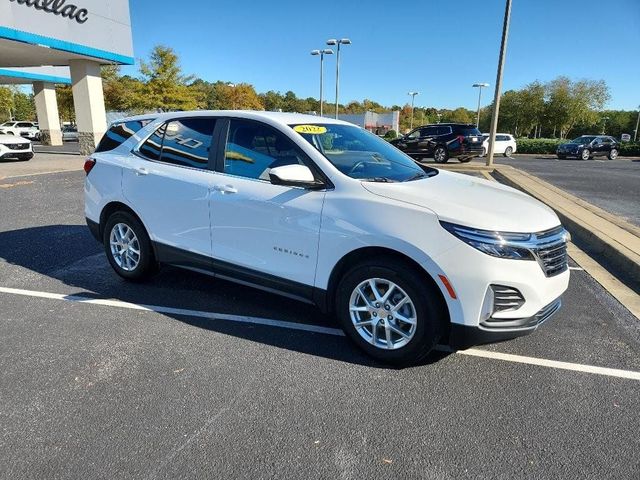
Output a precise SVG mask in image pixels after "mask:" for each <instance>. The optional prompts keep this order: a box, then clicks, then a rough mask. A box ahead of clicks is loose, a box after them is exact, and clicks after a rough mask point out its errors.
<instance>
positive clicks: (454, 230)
mask: <svg viewBox="0 0 640 480" xmlns="http://www.w3.org/2000/svg"><path fill="white" fill-rule="evenodd" d="M440 225H442V227H443V228H444V229H445V230H446V231H447V232H449V233H451V234H452V235H453V236H455V237H456V238H458V239H460V240H462V241H463V242H464V243H466V244H468V245H471V246H472V247H473V248H475V249H477V250H480V251H481V252H483V253H486V254H487V255H491V256H492V257H498V258H510V259H513V260H534V258H533V254H532V253H531V251H530V250H529V249H528V248H526V247H524V246H522V245H518V243H520V244H522V243H525V242H528V241H530V240H531V234H529V233H506V232H494V231H491V230H479V229H477V228H471V227H464V226H462V225H456V224H454V223H449V222H440Z"/></svg>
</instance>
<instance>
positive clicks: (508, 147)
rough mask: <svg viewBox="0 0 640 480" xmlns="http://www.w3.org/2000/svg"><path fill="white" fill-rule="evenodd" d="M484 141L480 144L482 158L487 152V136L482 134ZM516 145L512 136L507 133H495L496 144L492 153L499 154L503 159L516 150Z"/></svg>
mask: <svg viewBox="0 0 640 480" xmlns="http://www.w3.org/2000/svg"><path fill="white" fill-rule="evenodd" d="M482 136H483V137H484V141H483V142H482V156H485V155H486V154H487V152H488V151H489V134H488V133H483V134H482ZM517 147H518V145H517V143H516V139H515V138H513V135H511V134H509V133H496V144H495V147H493V148H494V152H493V153H501V154H502V155H504V156H505V157H510V156H511V155H513V154H514V153H516V150H517V149H518V148H517Z"/></svg>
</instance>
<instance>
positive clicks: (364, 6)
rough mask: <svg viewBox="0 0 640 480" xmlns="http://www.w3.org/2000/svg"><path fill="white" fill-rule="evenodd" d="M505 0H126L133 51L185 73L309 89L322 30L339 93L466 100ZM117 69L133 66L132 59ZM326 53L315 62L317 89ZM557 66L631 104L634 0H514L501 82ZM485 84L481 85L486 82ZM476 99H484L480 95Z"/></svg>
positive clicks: (637, 1)
mask: <svg viewBox="0 0 640 480" xmlns="http://www.w3.org/2000/svg"><path fill="white" fill-rule="evenodd" d="M504 3H505V2H504V0H484V1H482V0H481V1H478V0H476V1H468V0H455V1H449V0H413V1H409V2H394V1H393V0H385V1H380V0H342V1H337V2H308V1H301V0H295V1H293V0H270V1H261V0H250V1H244V2H241V1H237V0H233V1H229V0H215V1H207V0H192V1H184V0H183V1H182V2H171V6H169V2H167V5H166V6H165V3H164V2H158V1H154V0H130V5H131V17H132V18H131V20H132V25H133V41H134V50H135V56H136V58H145V57H146V56H147V55H148V54H149V52H150V51H151V49H152V47H153V46H154V45H156V44H164V45H167V46H170V47H172V48H174V49H175V50H176V51H177V53H178V54H179V56H180V59H181V64H182V67H183V70H184V71H185V73H188V74H194V75H196V76H198V77H201V78H203V79H205V80H209V81H215V80H225V81H231V82H248V83H251V84H253V85H254V86H255V87H256V90H257V91H258V92H264V91H267V90H277V91H282V92H284V91H287V90H293V91H294V92H295V93H296V94H297V95H298V96H302V97H308V96H313V97H317V95H318V88H319V87H318V77H319V60H318V57H312V56H311V55H310V54H309V52H310V50H312V49H314V48H322V47H323V46H324V42H325V40H326V39H328V38H332V37H349V38H350V39H351V40H352V42H353V44H352V45H349V46H346V47H344V49H343V50H342V55H341V64H340V67H341V72H340V90H341V94H340V102H341V103H345V102H347V101H350V100H362V99H364V98H369V99H372V100H375V101H378V102H380V103H382V104H383V105H392V104H404V103H406V102H407V101H408V98H409V97H408V96H407V92H408V91H410V90H417V91H419V92H420V95H419V96H418V97H416V105H419V106H434V107H438V108H452V107H458V106H464V107H468V108H471V109H474V108H475V105H476V102H477V90H476V89H473V88H471V84H472V83H474V82H488V83H490V84H491V87H490V88H489V89H488V90H489V93H488V94H487V93H485V95H483V97H484V98H483V104H485V103H487V102H488V101H489V100H490V97H491V96H492V95H493V85H494V83H495V77H496V66H497V62H498V50H499V47H500V34H501V30H502V19H503V13H504ZM123 73H129V74H136V69H135V68H134V67H126V68H124V69H123ZM334 74H335V58H331V57H326V60H325V91H326V92H327V93H326V95H325V96H326V98H327V99H329V100H331V99H333V96H334V93H333V92H334V88H335V83H334ZM558 75H567V76H569V77H571V78H573V79H580V78H590V79H604V80H605V81H606V82H607V84H608V85H609V87H610V89H611V101H610V102H609V104H608V107H609V108H615V109H618V108H620V109H628V110H632V109H636V108H637V106H638V105H639V104H640V0H610V1H608V2H602V0H513V8H512V18H511V28H510V35H509V42H508V49H507V61H506V64H505V74H504V83H503V86H504V88H503V91H504V90H508V89H510V88H519V87H521V86H523V85H525V84H527V83H529V82H531V81H533V80H536V79H538V80H541V81H547V80H551V79H553V78H555V77H556V76H558ZM485 92H486V91H485ZM485 99H486V102H485Z"/></svg>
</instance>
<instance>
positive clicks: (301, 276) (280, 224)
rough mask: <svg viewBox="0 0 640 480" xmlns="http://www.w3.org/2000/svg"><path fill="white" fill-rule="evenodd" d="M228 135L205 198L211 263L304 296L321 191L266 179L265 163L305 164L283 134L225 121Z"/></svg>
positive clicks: (309, 279) (312, 261)
mask: <svg viewBox="0 0 640 480" xmlns="http://www.w3.org/2000/svg"><path fill="white" fill-rule="evenodd" d="M226 132H227V135H226V145H225V148H224V153H223V155H222V157H223V158H221V159H220V160H219V161H218V164H217V166H216V167H217V168H216V170H217V172H216V174H215V182H214V186H213V192H212V195H211V234H212V242H213V263H214V268H215V269H216V270H218V272H223V273H224V272H225V271H228V272H229V274H230V275H233V276H234V277H236V278H240V279H243V278H244V279H246V280H247V281H248V282H250V283H258V284H260V283H262V284H263V285H264V286H269V285H272V286H277V287H282V288H279V289H283V290H287V289H288V288H287V287H289V289H290V290H291V291H292V293H295V294H297V295H300V296H306V294H307V293H309V291H310V288H311V286H313V284H314V279H315V271H316V261H317V255H318V239H319V234H320V220H321V213H322V205H323V202H324V197H325V192H324V191H312V190H306V189H304V188H298V187H287V186H282V185H273V184H271V183H270V181H269V170H270V169H271V168H274V167H277V166H283V165H291V164H296V163H297V164H308V162H309V160H308V158H307V157H306V156H305V155H304V153H302V151H301V150H300V149H299V148H298V147H297V146H296V145H295V143H294V142H293V141H292V140H291V139H290V138H288V137H287V136H286V135H285V134H284V133H282V132H280V131H278V130H276V129H275V128H272V127H270V126H268V125H266V124H263V123H261V122H256V121H251V120H245V119H231V120H229V121H228V127H227V128H226ZM221 138H223V139H224V138H225V136H224V135H223V136H222V137H221ZM276 277H277V278H276Z"/></svg>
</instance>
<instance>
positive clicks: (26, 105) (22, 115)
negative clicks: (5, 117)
mask: <svg viewBox="0 0 640 480" xmlns="http://www.w3.org/2000/svg"><path fill="white" fill-rule="evenodd" d="M13 116H14V117H15V118H16V120H27V121H34V120H35V119H36V104H35V102H34V98H33V94H26V93H23V92H20V91H18V92H15V93H14V94H13Z"/></svg>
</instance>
